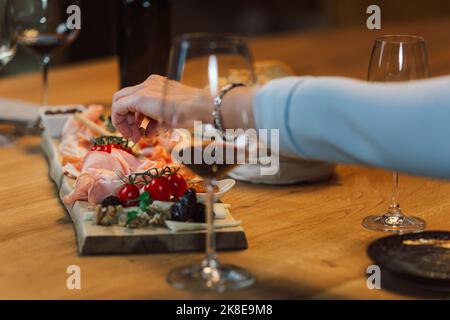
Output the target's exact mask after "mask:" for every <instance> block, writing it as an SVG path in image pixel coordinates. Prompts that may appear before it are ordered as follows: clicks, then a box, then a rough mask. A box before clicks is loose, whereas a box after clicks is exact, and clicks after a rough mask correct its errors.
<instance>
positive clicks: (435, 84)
mask: <svg viewBox="0 0 450 320" xmlns="http://www.w3.org/2000/svg"><path fill="white" fill-rule="evenodd" d="M253 111H254V117H255V122H256V126H257V127H258V128H277V129H280V151H281V153H282V154H285V155H290V156H298V157H303V158H306V159H318V160H324V161H329V162H343V163H362V164H367V165H372V166H378V167H384V168H388V169H393V170H399V171H406V172H410V173H414V174H420V175H427V176H434V177H443V178H450V77H444V78H436V79H431V80H423V81H414V82H408V83H395V84H394V83H389V84H386V83H385V84H381V83H368V82H362V81H356V80H350V79H344V78H331V77H324V78H314V77H297V78H285V79H280V80H275V81H272V82H271V83H269V84H268V85H266V86H265V87H264V88H263V89H262V90H260V91H259V92H258V93H257V95H256V97H255V99H254V107H253Z"/></svg>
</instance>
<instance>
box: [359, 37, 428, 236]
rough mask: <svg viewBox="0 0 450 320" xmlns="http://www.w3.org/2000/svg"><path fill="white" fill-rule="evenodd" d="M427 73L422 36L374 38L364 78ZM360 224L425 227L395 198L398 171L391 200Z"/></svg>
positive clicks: (409, 229)
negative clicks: (404, 211)
mask: <svg viewBox="0 0 450 320" xmlns="http://www.w3.org/2000/svg"><path fill="white" fill-rule="evenodd" d="M427 77H428V54H427V48H426V44H425V40H424V39H423V38H421V37H417V36H409V35H392V36H384V37H380V38H378V39H376V41H375V45H374V47H373V51H372V56H371V58H370V65H369V73H368V80H369V81H379V82H398V81H410V80H415V79H424V78H427ZM362 225H363V226H364V227H365V228H367V229H369V230H375V231H384V232H394V233H406V232H419V231H422V230H424V229H425V226H426V224H425V221H423V220H422V219H420V218H417V217H411V216H406V215H405V214H404V213H403V211H402V209H401V208H400V204H399V202H398V173H397V172H394V173H393V178H392V196H391V204H390V205H389V208H388V210H387V212H386V213H385V214H383V215H376V216H369V217H366V218H365V219H364V220H363V222H362Z"/></svg>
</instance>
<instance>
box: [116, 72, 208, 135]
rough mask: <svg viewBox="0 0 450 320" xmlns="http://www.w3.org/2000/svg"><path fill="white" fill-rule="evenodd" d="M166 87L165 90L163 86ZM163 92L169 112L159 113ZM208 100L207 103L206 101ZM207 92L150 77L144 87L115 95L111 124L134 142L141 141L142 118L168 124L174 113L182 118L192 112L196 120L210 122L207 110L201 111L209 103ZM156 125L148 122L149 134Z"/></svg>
mask: <svg viewBox="0 0 450 320" xmlns="http://www.w3.org/2000/svg"><path fill="white" fill-rule="evenodd" d="M166 85H167V89H165V86H166ZM164 90H167V92H168V94H167V95H166V97H165V99H166V100H165V101H164V108H165V109H167V110H170V112H162V103H163V98H164V92H165V91H164ZM206 100H210V101H206ZM212 101H213V100H212V98H210V97H208V94H207V92H206V91H204V90H201V89H197V88H193V87H189V86H186V85H183V84H181V83H179V82H177V81H173V80H167V78H165V77H162V76H158V75H151V76H150V77H148V79H147V80H145V81H144V82H143V83H141V84H138V85H136V86H134V87H128V88H124V89H122V90H120V91H118V92H116V93H115V94H114V96H113V103H112V122H113V125H114V126H115V127H116V129H117V130H119V132H120V133H122V135H123V136H124V137H125V138H131V139H132V140H133V141H134V142H137V141H139V139H140V138H141V131H140V127H141V124H142V121H143V120H144V118H145V117H148V118H150V119H157V120H162V121H163V122H168V123H170V120H171V119H170V117H172V116H173V113H176V114H177V115H178V117H183V114H184V113H186V112H194V113H195V114H196V115H197V116H198V120H203V121H205V120H206V121H207V120H209V117H210V113H208V112H207V109H206V108H200V106H201V105H202V104H204V103H212ZM155 124H156V121H150V122H149V125H148V126H147V128H146V134H149V133H150V131H151V130H152V129H154V125H155Z"/></svg>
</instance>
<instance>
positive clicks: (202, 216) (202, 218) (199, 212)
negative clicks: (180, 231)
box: [192, 202, 206, 222]
mask: <svg viewBox="0 0 450 320" xmlns="http://www.w3.org/2000/svg"><path fill="white" fill-rule="evenodd" d="M192 209H193V213H192V221H193V222H206V207H205V205H204V204H203V203H200V202H199V203H196V204H195V206H194V207H193V208H192Z"/></svg>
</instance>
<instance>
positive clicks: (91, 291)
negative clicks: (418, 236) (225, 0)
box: [0, 21, 450, 299]
mask: <svg viewBox="0 0 450 320" xmlns="http://www.w3.org/2000/svg"><path fill="white" fill-rule="evenodd" d="M448 30H450V21H434V22H433V21H432V22H423V23H419V22H417V23H416V24H414V25H403V26H392V27H389V28H388V27H386V29H385V30H383V32H384V33H392V32H405V33H406V32H407V33H416V34H421V35H423V36H425V38H426V39H427V41H428V45H429V48H430V62H431V69H432V72H433V73H434V75H440V74H446V73H449V71H450V32H448ZM376 34H378V33H374V32H371V31H368V30H365V29H363V28H362V27H361V28H360V29H349V30H341V31H334V32H325V31H319V32H314V33H304V34H284V35H274V36H270V37H264V38H261V39H254V40H252V42H251V44H252V49H253V50H254V56H255V58H256V59H265V58H275V59H280V60H283V61H285V62H287V63H288V64H290V65H291V66H293V68H294V69H295V70H296V72H297V73H298V74H313V75H343V76H350V77H356V78H364V77H365V73H366V66H367V62H368V59H369V54H370V50H371V44H372V41H373V39H374V38H375V36H376ZM117 70H118V68H117V64H116V62H115V60H114V59H112V58H111V59H106V60H99V61H92V62H89V63H85V64H81V65H72V66H68V67H63V68H60V69H55V70H51V73H50V102H51V103H55V104H56V103H58V104H59V103H92V102H100V103H109V102H110V100H111V95H112V94H113V93H114V91H115V90H116V89H117V84H118V80H117ZM39 80H40V77H39V75H38V74H30V75H24V76H18V77H13V78H8V79H2V80H1V81H0V95H1V96H2V97H3V96H4V97H9V98H19V99H24V100H30V101H36V102H38V101H39V91H40V90H39V89H40V82H39ZM39 144H40V138H39V137H24V138H21V139H20V140H19V143H18V145H17V146H16V147H13V148H10V149H0V261H1V265H0V298H27V299H28V298H64V299H75V298H95V299H102V298H113V299H116V298H132V299H137V298H142V299H151V298H161V299H166V298H174V299H185V298H194V299H195V298H236V299H240V298H244V299H251V298H255V299H258V298H267V299H277V298H311V299H318V298H325V299H332V298H337V299H398V298H414V297H427V298H434V297H444V296H442V295H437V294H436V295H433V294H431V293H426V292H422V291H420V290H416V289H414V288H412V287H410V286H409V285H408V284H404V283H398V282H396V281H393V280H392V279H390V278H389V277H383V278H382V286H383V290H368V289H367V287H366V273H365V272H366V268H367V266H368V265H370V264H371V261H370V260H369V259H368V257H367V256H366V253H365V251H366V248H367V245H368V244H369V243H370V242H371V241H373V240H375V239H377V238H379V237H381V236H383V234H381V233H375V232H369V231H365V230H364V229H362V227H361V226H360V222H361V220H362V219H363V217H365V216H366V215H368V214H373V213H380V212H382V211H383V210H385V209H386V206H387V203H388V200H389V192H390V181H391V180H390V173H389V172H385V171H383V170H379V169H369V168H365V167H358V166H341V165H340V166H338V168H337V172H336V175H335V176H334V177H333V178H332V179H331V180H329V181H327V182H322V183H317V184H310V185H306V184H305V185H296V186H286V187H272V186H258V185H251V184H244V183H239V184H238V185H237V187H235V188H234V189H233V190H232V191H231V192H229V193H228V194H227V195H226V196H225V197H224V201H226V202H228V203H231V204H232V205H233V215H234V216H235V218H236V219H239V220H243V221H244V225H243V226H244V228H245V230H246V234H247V237H248V242H249V249H248V250H245V251H238V252H227V253H222V254H221V255H220V258H221V260H222V261H223V262H228V263H236V264H239V265H240V266H243V267H245V268H248V269H249V270H251V271H252V272H253V273H254V274H255V276H256V278H257V283H256V285H255V286H253V287H252V288H250V289H247V290H244V291H239V292H233V293H226V294H221V295H219V294H198V293H189V292H184V291H179V290H175V289H172V288H171V287H169V286H168V285H167V284H166V283H165V275H166V274H167V272H168V270H170V269H172V268H174V267H177V266H180V265H183V264H189V263H193V262H196V261H198V260H199V259H200V258H201V257H202V255H201V254H158V255H113V256H96V257H80V256H78V254H77V247H76V240H75V235H74V230H73V227H72V224H71V223H70V221H69V219H68V217H67V215H66V213H65V211H64V209H63V206H62V205H61V203H60V202H59V200H58V195H57V191H56V188H55V187H54V185H53V183H52V182H51V181H50V179H49V177H48V168H47V163H46V160H45V158H44V156H43V155H42V153H41V151H40V149H39ZM449 195H450V184H449V183H448V182H444V181H436V180H430V179H425V178H419V177H410V176H402V177H401V185H400V200H401V204H402V206H403V208H404V210H405V212H407V213H410V214H415V215H418V216H420V217H423V218H424V219H425V220H426V221H427V222H428V226H429V228H428V229H430V230H438V229H440V230H449V229H450V220H449V219H448V214H449V211H450V196H449ZM69 265H78V266H80V268H81V281H82V282H81V286H82V287H81V290H68V289H67V288H66V279H67V274H66V268H67V267H68V266H69Z"/></svg>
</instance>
